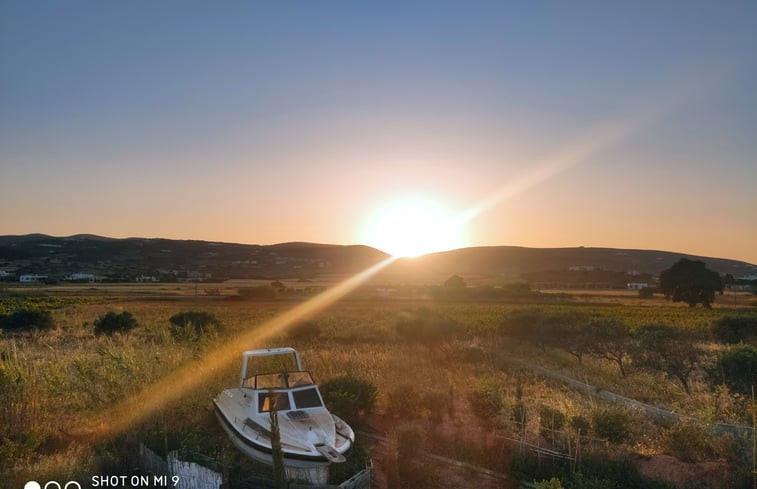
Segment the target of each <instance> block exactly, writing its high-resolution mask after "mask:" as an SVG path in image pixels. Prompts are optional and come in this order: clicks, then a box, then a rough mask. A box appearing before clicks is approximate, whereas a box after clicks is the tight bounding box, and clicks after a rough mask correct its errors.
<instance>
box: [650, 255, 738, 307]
mask: <svg viewBox="0 0 757 489" xmlns="http://www.w3.org/2000/svg"><path fill="white" fill-rule="evenodd" d="M660 291H661V292H662V293H663V294H665V298H666V299H668V300H672V301H673V302H685V303H687V304H688V305H689V306H690V307H694V306H696V305H697V304H702V305H703V306H704V307H706V308H708V309H709V308H710V307H711V304H712V302H713V301H714V300H715V292H716V291H717V292H720V293H721V294H722V293H723V281H722V280H721V279H720V275H718V273H717V272H713V271H712V270H709V269H708V268H707V267H706V266H705V264H704V262H701V261H698V260H689V259H687V258H681V259H680V260H678V261H677V262H676V263H675V264H674V265H673V266H672V267H670V268H668V269H667V270H663V271H662V273H660Z"/></svg>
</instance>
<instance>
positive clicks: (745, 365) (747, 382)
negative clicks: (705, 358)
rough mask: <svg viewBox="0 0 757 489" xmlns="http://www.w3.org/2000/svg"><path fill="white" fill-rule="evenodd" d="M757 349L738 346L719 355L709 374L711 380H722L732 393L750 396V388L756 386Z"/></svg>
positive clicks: (748, 346)
mask: <svg viewBox="0 0 757 489" xmlns="http://www.w3.org/2000/svg"><path fill="white" fill-rule="evenodd" d="M756 373H757V348H755V347H754V346H751V345H739V346H734V347H731V348H729V349H728V350H726V351H724V352H722V353H720V354H719V355H718V359H717V362H716V365H715V368H714V369H713V370H712V371H711V372H710V376H711V378H712V379H717V381H720V380H722V382H723V384H725V385H726V386H728V388H729V389H730V390H732V391H734V392H739V393H741V394H744V395H750V394H751V392H752V386H754V385H757V379H756V378H755V375H756Z"/></svg>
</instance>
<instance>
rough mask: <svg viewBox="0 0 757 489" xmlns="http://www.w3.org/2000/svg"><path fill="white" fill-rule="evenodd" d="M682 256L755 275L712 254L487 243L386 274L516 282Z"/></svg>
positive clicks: (641, 269)
mask: <svg viewBox="0 0 757 489" xmlns="http://www.w3.org/2000/svg"><path fill="white" fill-rule="evenodd" d="M680 258H690V259H696V260H701V261H703V262H704V263H705V264H706V265H707V267H708V268H710V269H712V270H715V271H717V272H718V273H721V274H725V273H730V274H731V275H733V276H735V277H739V276H745V275H753V274H756V273H757V266H755V265H752V264H750V263H746V262H743V261H737V260H729V259H724V258H711V257H703V256H694V255H688V254H686V253H674V252H669V251H655V250H631V249H618V248H585V247H579V248H522V247H517V246H491V247H474V248H462V249H458V250H452V251H445V252H440V253H432V254H429V255H425V256H421V257H418V258H413V259H402V260H398V261H397V262H395V263H394V264H393V265H392V267H391V269H390V270H388V271H387V274H388V275H396V276H398V277H399V276H415V277H417V278H426V279H427V280H430V279H432V277H433V278H434V279H436V280H438V279H439V278H440V277H449V276H450V275H453V274H459V275H478V276H483V277H498V278H501V279H504V280H516V279H520V278H522V277H523V275H524V274H529V273H535V272H548V271H555V270H565V271H567V270H569V269H571V268H573V269H574V270H576V271H589V270H594V271H596V270H608V271H616V272H626V273H629V274H633V275H636V274H639V275H645V274H647V275H658V274H659V273H660V272H661V271H662V270H664V269H666V268H669V267H670V266H671V265H672V264H673V263H675V262H676V261H678V260H679V259H680Z"/></svg>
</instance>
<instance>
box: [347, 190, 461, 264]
mask: <svg viewBox="0 0 757 489" xmlns="http://www.w3.org/2000/svg"><path fill="white" fill-rule="evenodd" d="M466 238H467V237H466V232H465V222H464V220H463V219H460V217H459V216H458V215H457V213H455V212H453V211H451V210H450V209H448V208H446V207H444V206H443V205H441V204H439V203H438V202H435V201H433V200H430V199H425V198H420V197H407V198H402V199H397V200H393V201H391V202H389V203H387V204H385V205H383V206H381V207H380V208H379V209H377V210H376V211H375V212H374V213H373V215H372V216H371V217H370V218H369V219H368V220H367V221H366V222H365V224H364V226H363V230H362V233H361V239H360V241H361V242H362V243H365V244H367V245H369V246H373V247H374V248H378V249H380V250H382V251H385V252H386V253H389V254H390V255H392V256H395V257H415V256H420V255H425V254H427V253H433V252H436V251H445V250H451V249H455V248H462V247H464V246H467V239H466Z"/></svg>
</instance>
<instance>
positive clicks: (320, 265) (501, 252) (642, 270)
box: [0, 234, 757, 282]
mask: <svg viewBox="0 0 757 489" xmlns="http://www.w3.org/2000/svg"><path fill="white" fill-rule="evenodd" d="M386 257H387V255H386V254H385V253H383V252H381V251H379V250H377V249H374V248H370V247H368V246H360V245H352V246H342V245H329V244H316V243H299V242H292V243H282V244H276V245H267V246H261V245H246V244H236V243H219V242H209V241H191V240H169V239H147V238H126V239H114V238H106V237H102V236H93V235H76V236H69V237H52V236H47V235H43V234H32V235H25V236H0V271H2V272H5V277H3V279H4V280H18V277H19V276H20V275H22V274H40V275H47V276H48V277H49V278H50V279H52V280H60V279H63V278H64V277H66V276H68V275H70V274H72V273H87V274H94V275H96V276H97V277H99V278H101V279H106V280H112V281H134V280H138V279H143V280H152V279H155V280H163V281H165V280H167V281H171V280H187V279H190V280H203V281H221V280H226V279H231V278H264V279H268V278H271V279H273V278H307V277H314V276H323V275H344V274H350V273H354V272H357V271H359V270H362V269H364V268H367V267H368V266H370V265H372V264H374V263H377V262H379V261H381V260H383V259H385V258H386ZM681 257H687V258H693V259H698V260H702V261H704V262H705V263H706V264H707V266H708V267H709V268H711V269H713V270H716V271H717V272H719V273H721V274H725V273H730V274H731V275H733V276H735V277H741V276H745V275H754V274H757V267H756V266H755V265H752V264H749V263H745V262H741V261H736V260H729V259H724V258H711V257H699V256H691V255H687V254H684V253H674V252H667V251H653V250H628V249H615V248H583V247H581V248H521V247H513V246H496V247H477V248H463V249H459V250H453V251H447V252H441V253H433V254H429V255H426V256H421V257H418V258H414V259H400V260H397V261H396V262H394V263H393V264H392V265H391V266H390V267H388V268H387V269H386V270H385V271H384V272H383V273H382V275H381V277H382V278H383V279H385V280H398V281H412V282H419V281H420V282H423V281H427V282H436V281H438V280H439V279H440V278H441V277H448V276H450V275H452V274H462V275H478V276H484V277H494V278H497V279H500V280H515V279H519V278H521V277H522V276H523V275H524V274H527V273H535V272H545V271H554V270H568V269H569V268H571V267H574V268H575V267H579V269H582V270H585V269H594V270H609V271H617V272H632V273H634V274H637V273H638V274H650V275H657V274H659V272H660V271H661V270H664V269H665V268H668V267H670V266H671V265H672V264H673V263H674V262H675V261H677V260H678V259H679V258H681Z"/></svg>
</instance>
